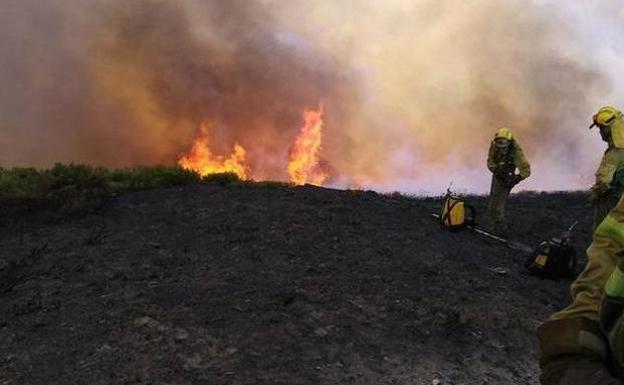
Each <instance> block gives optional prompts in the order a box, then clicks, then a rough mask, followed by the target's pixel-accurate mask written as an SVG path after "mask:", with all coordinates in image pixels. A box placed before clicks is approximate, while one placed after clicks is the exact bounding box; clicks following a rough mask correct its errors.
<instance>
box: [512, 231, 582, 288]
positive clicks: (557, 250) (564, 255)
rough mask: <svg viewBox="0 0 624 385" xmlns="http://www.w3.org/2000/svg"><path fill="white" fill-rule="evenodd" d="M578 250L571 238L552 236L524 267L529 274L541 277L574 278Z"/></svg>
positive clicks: (541, 244) (530, 257)
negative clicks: (575, 249) (576, 250)
mask: <svg viewBox="0 0 624 385" xmlns="http://www.w3.org/2000/svg"><path fill="white" fill-rule="evenodd" d="M576 264H577V258H576V252H575V251H574V248H573V247H572V244H571V243H570V241H569V239H567V238H565V237H562V238H551V239H549V240H547V241H543V242H542V243H540V244H539V245H538V246H537V247H536V248H535V250H534V251H533V254H531V255H530V256H529V257H528V258H527V260H526V262H525V264H524V267H526V269H527V270H528V271H529V274H531V275H534V276H536V277H539V278H549V279H555V280H557V279H560V278H574V277H575V275H576Z"/></svg>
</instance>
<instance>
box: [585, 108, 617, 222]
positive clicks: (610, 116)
mask: <svg viewBox="0 0 624 385" xmlns="http://www.w3.org/2000/svg"><path fill="white" fill-rule="evenodd" d="M623 124H624V119H623V118H622V112H620V111H618V110H617V109H615V108H614V107H609V106H607V107H602V108H601V109H600V110H598V112H597V113H596V114H595V115H594V121H593V124H592V125H591V126H590V127H589V128H592V127H595V126H597V127H598V129H599V130H600V136H601V137H602V140H604V141H605V142H607V150H606V151H605V153H604V155H603V157H602V161H601V162H600V166H599V167H598V170H597V171H596V184H594V186H592V188H591V190H590V197H591V198H590V199H591V201H592V205H593V210H594V227H593V228H594V229H596V227H597V226H598V225H599V224H600V222H602V220H603V219H604V217H605V216H606V215H607V214H608V213H609V211H610V210H611V209H612V208H613V207H614V206H615V205H616V204H617V202H618V200H619V199H620V196H621V195H622V192H624V143H623V142H624V138H622V136H621V135H622V134H620V129H619V128H620V127H621V126H622V125H623ZM613 127H615V128H616V129H615V130H614V129H613ZM614 134H615V135H614Z"/></svg>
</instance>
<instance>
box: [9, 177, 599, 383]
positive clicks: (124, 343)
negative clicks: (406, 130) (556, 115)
mask: <svg viewBox="0 0 624 385" xmlns="http://www.w3.org/2000/svg"><path fill="white" fill-rule="evenodd" d="M474 201H475V202H476V205H477V207H478V208H479V210H480V211H482V209H483V204H484V202H483V199H482V198H474ZM439 206H440V200H439V199H410V198H405V197H401V196H396V195H378V194H376V193H373V192H361V191H357V192H354V191H336V190H329V189H322V188H315V187H309V186H306V187H300V188H290V187H249V186H247V187H244V186H229V187H227V186H226V187H223V186H212V185H199V186H187V187H183V188H175V189H167V190H154V191H144V192H138V193H131V194H126V195H121V196H118V197H116V198H113V199H112V200H111V201H110V202H109V203H108V204H107V205H106V206H105V207H104V208H102V209H100V210H99V211H98V212H96V213H92V214H88V215H86V216H83V217H82V218H79V219H74V220H71V221H67V222H64V223H58V222H57V223H49V222H41V221H38V220H36V219H28V220H15V219H5V220H4V221H3V222H2V224H1V225H0V384H2V385H7V384H33V385H35V384H92V385H95V384H180V385H181V384H249V385H251V384H284V385H296V384H409V385H418V384H427V385H430V384H433V383H440V384H466V385H467V384H535V383H536V379H537V364H536V358H535V357H536V341H535V328H536V325H537V324H538V322H539V320H540V319H542V318H544V317H545V316H547V315H548V314H549V313H550V312H552V311H554V310H556V309H559V308H560V307H562V306H563V305H564V304H566V302H567V301H568V294H567V293H568V284H569V282H566V281H561V282H554V281H548V280H540V279H537V278H533V277H529V276H526V275H524V274H523V273H522V269H521V267H522V263H523V260H524V256H523V255H522V254H521V253H519V252H517V251H514V250H510V249H507V248H505V247H504V246H502V245H500V244H497V243H495V242H494V241H491V240H488V239H485V238H482V237H480V236H478V235H476V234H474V233H470V232H463V233H459V234H452V233H447V232H444V231H442V230H441V228H440V227H439V225H438V224H437V223H436V222H434V220H433V219H432V218H431V217H430V214H431V213H432V212H435V211H438V207H439ZM508 211H509V217H510V221H511V222H512V223H513V226H512V233H513V235H514V238H515V239H516V240H519V241H523V242H525V243H528V244H532V245H534V244H536V243H537V242H538V241H539V240H541V239H542V238H545V237H550V236H556V235H558V234H559V233H561V232H562V231H563V230H564V229H565V228H566V227H567V225H569V224H570V223H571V222H573V221H574V220H579V221H580V226H579V233H578V234H577V235H578V236H577V240H576V245H577V249H578V251H579V253H580V254H583V250H584V248H585V247H586V246H587V244H588V243H589V241H590V237H589V216H590V210H589V206H588V205H587V203H586V199H585V197H584V196H582V195H581V194H571V193H567V194H566V193H561V194H528V193H525V194H521V195H518V196H515V197H514V198H513V199H512V200H511V202H510V203H509V210H508ZM438 381H439V382H438Z"/></svg>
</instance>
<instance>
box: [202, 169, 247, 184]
mask: <svg viewBox="0 0 624 385" xmlns="http://www.w3.org/2000/svg"><path fill="white" fill-rule="evenodd" d="M202 181H203V182H206V183H217V184H220V185H224V186H225V185H228V184H233V183H239V182H240V181H241V179H240V178H239V177H238V175H237V174H236V173H235V172H221V173H216V174H208V175H204V176H203V177H202Z"/></svg>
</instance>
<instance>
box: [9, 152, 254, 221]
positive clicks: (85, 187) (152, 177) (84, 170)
mask: <svg viewBox="0 0 624 385" xmlns="http://www.w3.org/2000/svg"><path fill="white" fill-rule="evenodd" d="M193 183H217V184H220V185H229V184H239V183H243V181H241V180H240V179H239V178H238V176H237V175H236V174H233V173H224V174H213V175H208V176H206V177H201V176H200V175H199V174H198V173H196V172H194V171H190V170H186V169H183V168H181V167H178V166H152V167H135V168H128V169H107V168H104V167H92V166H88V165H80V164H56V165H55V166H54V167H52V168H50V169H43V170H40V169H35V168H24V167H16V168H12V169H4V168H0V209H3V208H4V210H0V213H1V211H8V212H9V213H11V212H24V211H26V212H29V211H34V210H38V209H42V208H56V209H58V211H60V212H62V213H63V214H68V215H71V214H73V213H76V212H82V211H85V208H93V206H94V205H95V206H97V205H98V204H101V203H102V202H103V201H104V198H106V197H107V196H110V195H111V194H114V193H119V192H125V191H136V190H143V189H152V188H166V187H173V186H179V185H186V184H193ZM245 183H248V182H245Z"/></svg>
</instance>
